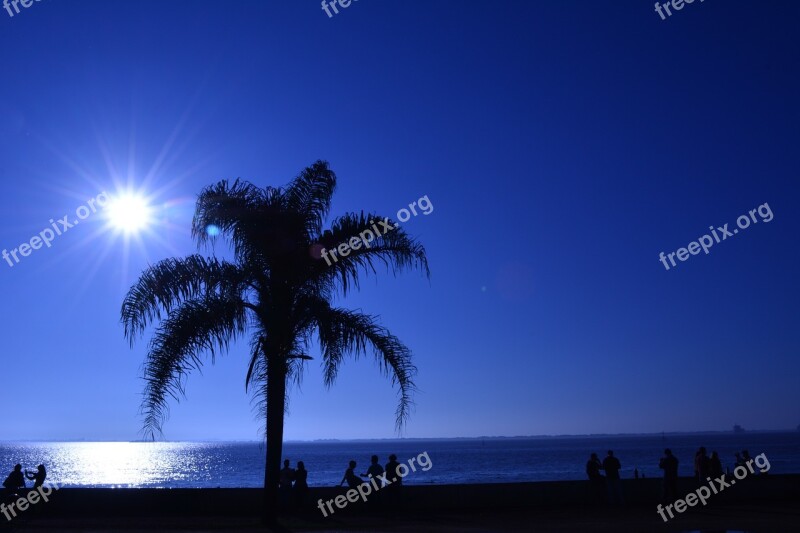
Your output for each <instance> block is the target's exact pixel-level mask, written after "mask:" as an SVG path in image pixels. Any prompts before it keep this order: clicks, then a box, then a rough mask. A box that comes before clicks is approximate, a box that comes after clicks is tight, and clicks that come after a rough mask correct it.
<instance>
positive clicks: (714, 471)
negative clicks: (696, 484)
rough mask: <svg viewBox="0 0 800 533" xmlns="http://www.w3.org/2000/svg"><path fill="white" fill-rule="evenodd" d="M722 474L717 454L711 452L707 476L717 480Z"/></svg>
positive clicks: (720, 462)
mask: <svg viewBox="0 0 800 533" xmlns="http://www.w3.org/2000/svg"><path fill="white" fill-rule="evenodd" d="M722 474H723V472H722V461H720V459H719V454H718V453H717V452H711V459H710V460H709V462H708V475H709V476H710V477H712V478H714V479H717V478H719V477H720V476H721V475H722Z"/></svg>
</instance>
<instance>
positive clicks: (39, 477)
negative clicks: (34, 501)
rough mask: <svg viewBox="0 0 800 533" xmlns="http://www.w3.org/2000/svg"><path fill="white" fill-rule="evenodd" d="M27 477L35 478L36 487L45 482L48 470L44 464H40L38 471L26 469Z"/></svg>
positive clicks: (34, 485)
mask: <svg viewBox="0 0 800 533" xmlns="http://www.w3.org/2000/svg"><path fill="white" fill-rule="evenodd" d="M25 477H26V478H28V479H30V480H33V488H34V489H35V488H37V487H41V486H42V485H43V484H44V480H45V478H46V477H47V471H46V470H45V469H44V465H39V466H37V467H36V472H28V471H27V470H25Z"/></svg>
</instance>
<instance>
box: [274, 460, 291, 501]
mask: <svg viewBox="0 0 800 533" xmlns="http://www.w3.org/2000/svg"><path fill="white" fill-rule="evenodd" d="M292 481H294V468H289V459H286V460H285V461H284V462H283V468H281V475H280V478H279V480H278V488H279V490H280V493H281V503H282V504H283V505H289V502H290V501H291V497H292Z"/></svg>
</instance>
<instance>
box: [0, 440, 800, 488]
mask: <svg viewBox="0 0 800 533" xmlns="http://www.w3.org/2000/svg"><path fill="white" fill-rule="evenodd" d="M700 446H705V447H706V448H707V450H708V453H709V455H710V454H711V452H712V451H717V452H719V454H720V457H721V459H722V462H723V468H725V467H727V468H730V469H731V470H732V469H733V466H734V461H735V458H734V453H735V452H737V451H741V450H744V449H747V450H748V451H749V452H750V455H751V456H753V457H755V456H756V455H759V454H761V453H764V454H766V457H767V459H768V460H769V463H770V467H771V468H770V472H771V473H795V474H796V473H800V432H793V433H788V432H787V433H778V432H764V433H755V432H754V433H750V432H748V433H709V434H680V435H669V434H667V435H664V436H662V435H645V436H630V435H628V436H579V437H541V438H486V439H400V440H375V441H318V442H287V443H286V444H285V445H284V458H285V459H289V460H290V461H291V463H292V467H294V466H295V463H296V462H297V461H303V462H304V463H305V466H306V470H308V472H309V475H308V482H309V485H311V486H330V485H336V484H338V483H339V482H340V481H341V479H342V475H343V474H344V471H345V469H346V468H347V463H348V462H349V461H350V460H355V461H357V463H358V466H357V468H356V471H357V473H363V472H365V471H366V469H367V466H368V465H369V459H370V456H371V455H373V454H376V455H378V456H379V457H380V461H381V464H384V463H386V461H387V460H388V455H389V454H390V453H394V454H395V455H397V459H398V461H399V462H401V463H406V464H408V463H409V461H410V459H412V458H416V457H418V456H419V455H420V454H425V453H427V455H428V457H429V458H430V464H431V466H430V467H429V469H428V470H427V471H423V470H422V469H421V468H420V467H417V468H416V471H410V472H409V474H408V475H407V477H406V478H405V479H404V483H406V484H412V485H420V484H455V483H506V482H520V481H551V480H576V479H585V478H586V474H585V472H584V467H585V464H586V461H587V460H588V458H589V454H590V453H592V452H595V453H597V454H598V455H599V456H600V457H601V458H602V457H604V456H605V454H606V451H607V450H614V453H615V455H616V457H618V458H619V460H620V462H621V463H622V472H621V474H622V476H623V477H624V478H632V477H633V475H634V468H636V469H638V470H639V473H640V475H644V476H646V477H660V476H661V471H660V470H659V468H658V460H659V458H660V457H661V456H662V454H663V450H664V448H665V447H669V448H671V449H672V451H673V453H674V454H675V455H676V456H677V457H678V459H679V460H680V467H679V472H680V475H682V476H689V475H692V471H693V458H694V452H695V451H696V450H697V448H698V447H700ZM264 454H265V447H264V444H263V443H257V442H4V443H0V473H3V474H4V473H5V472H10V471H11V470H12V469H13V466H14V464H16V463H21V464H22V466H23V468H27V469H30V470H35V467H36V465H38V464H40V463H43V464H44V465H45V466H46V468H47V472H48V480H49V481H51V482H55V483H58V484H59V485H60V486H64V487H114V488H137V487H151V488H156V487H161V488H210V487H223V488H235V487H261V486H263V483H264ZM422 463H423V466H424V465H425V464H426V460H425V459H424V458H423V460H422ZM29 485H30V483H29Z"/></svg>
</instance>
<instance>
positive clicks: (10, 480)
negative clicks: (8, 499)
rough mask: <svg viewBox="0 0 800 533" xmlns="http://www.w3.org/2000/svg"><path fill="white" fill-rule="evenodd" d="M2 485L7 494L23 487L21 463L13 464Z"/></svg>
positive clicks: (23, 478) (23, 479)
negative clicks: (12, 468)
mask: <svg viewBox="0 0 800 533" xmlns="http://www.w3.org/2000/svg"><path fill="white" fill-rule="evenodd" d="M3 487H5V488H6V490H7V491H8V494H13V493H15V492H17V491H18V490H19V489H24V488H25V476H23V475H22V465H20V464H17V465H14V470H12V471H11V473H10V474H8V477H7V478H6V480H5V481H3Z"/></svg>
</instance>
